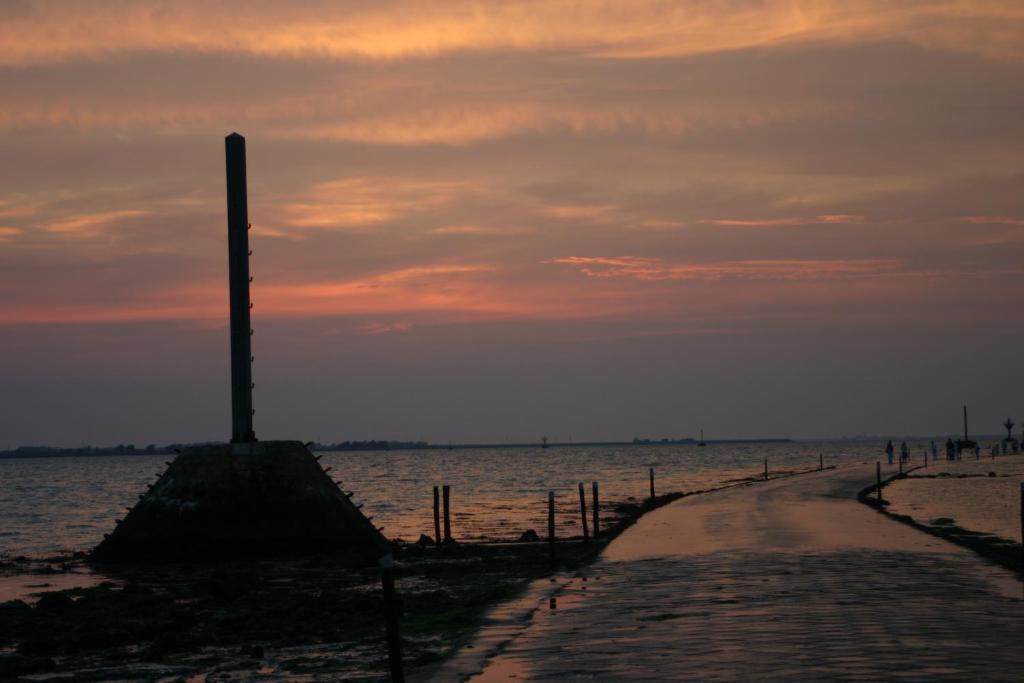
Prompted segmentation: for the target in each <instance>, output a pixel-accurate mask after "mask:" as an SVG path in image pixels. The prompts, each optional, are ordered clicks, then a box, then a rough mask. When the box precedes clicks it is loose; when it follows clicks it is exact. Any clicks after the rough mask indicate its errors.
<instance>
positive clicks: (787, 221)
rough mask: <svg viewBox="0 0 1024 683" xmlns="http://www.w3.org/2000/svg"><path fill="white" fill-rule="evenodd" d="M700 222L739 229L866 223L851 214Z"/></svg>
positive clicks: (717, 219)
mask: <svg viewBox="0 0 1024 683" xmlns="http://www.w3.org/2000/svg"><path fill="white" fill-rule="evenodd" d="M698 222H699V223H704V224H706V225H721V226H726V227H730V226H731V227H738V228H771V227H777V226H797V225H854V224H859V223H864V222H865V218H864V216H856V215H850V214H823V215H821V216H811V217H803V218H705V219H703V220H700V221H698Z"/></svg>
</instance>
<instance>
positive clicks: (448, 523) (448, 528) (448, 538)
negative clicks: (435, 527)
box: [441, 484, 452, 543]
mask: <svg viewBox="0 0 1024 683" xmlns="http://www.w3.org/2000/svg"><path fill="white" fill-rule="evenodd" d="M441 491H442V494H443V497H444V542H445V543H451V542H452V518H451V515H450V513H449V505H450V504H451V496H452V487H451V486H448V484H445V485H444V487H443V488H442V489H441Z"/></svg>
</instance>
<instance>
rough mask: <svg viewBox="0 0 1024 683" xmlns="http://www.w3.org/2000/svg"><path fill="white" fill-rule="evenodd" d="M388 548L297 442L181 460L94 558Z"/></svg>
mask: <svg viewBox="0 0 1024 683" xmlns="http://www.w3.org/2000/svg"><path fill="white" fill-rule="evenodd" d="M386 545H387V540H386V539H385V538H384V536H383V535H381V533H380V532H379V531H378V530H377V529H376V527H374V526H373V524H371V522H370V520H369V519H368V518H367V517H365V516H364V515H363V514H362V512H360V510H359V509H358V508H357V507H356V505H354V504H353V503H352V501H351V500H349V498H348V496H346V495H345V493H344V492H342V491H341V490H340V489H339V488H338V486H337V484H335V483H334V481H332V480H331V478H330V477H329V476H328V475H327V473H326V472H325V471H324V469H323V468H321V466H320V463H319V462H318V461H317V459H316V458H315V457H314V456H313V454H312V453H310V452H309V451H308V450H307V449H306V448H305V447H304V446H303V445H302V444H301V443H300V442H298V441H262V442H256V443H244V444H231V445H212V446H201V447H193V448H188V449H185V450H184V451H182V452H181V454H180V455H178V457H176V458H175V459H174V461H173V462H171V463H169V466H168V468H167V470H166V471H165V472H164V473H163V474H162V475H161V476H160V478H159V479H158V480H157V482H156V483H155V484H153V485H152V486H151V487H150V489H149V491H147V492H146V493H145V494H143V495H142V496H141V497H140V500H139V502H138V503H137V504H136V505H135V507H134V508H132V509H131V511H130V512H129V513H128V515H127V516H126V517H125V518H124V520H122V521H121V522H120V523H119V524H118V525H117V527H116V528H115V529H114V531H113V533H111V534H108V535H107V536H106V537H105V539H104V540H103V542H102V543H100V544H99V545H98V546H97V547H96V548H95V549H94V550H93V555H92V556H93V558H94V559H96V560H99V561H169V560H207V559H236V558H245V557H275V556H294V555H309V554H316V553H329V552H336V551H365V552H371V551H379V550H382V549H383V548H385V547H386Z"/></svg>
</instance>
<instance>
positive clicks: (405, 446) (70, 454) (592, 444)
mask: <svg viewBox="0 0 1024 683" xmlns="http://www.w3.org/2000/svg"><path fill="white" fill-rule="evenodd" d="M793 441H794V440H793V439H706V440H705V441H704V443H706V444H707V445H709V446H712V445H723V444H759V443H792V442H793ZM211 443H212V442H211ZM698 443H699V442H698V441H697V439H634V440H632V441H567V442H550V443H548V444H547V446H546V448H549V449H550V448H601V447H612V446H614V447H616V448H621V447H626V446H696V445H697V444H698ZM194 445H200V444H172V445H169V446H147V447H146V448H135V447H133V446H115V447H110V448H92V447H85V448H49V447H46V446H22V447H20V448H17V449H15V450H7V451H0V459H2V460H8V459H28V458H92V457H111V456H116V457H132V456H139V455H174V454H176V453H177V452H178V451H180V450H181V449H183V448H188V447H190V446H194ZM307 445H308V447H309V449H310V450H312V451H315V452H318V453H349V452H351V453H357V452H367V451H457V450H474V449H475V450H484V449H495V448H536V449H538V450H542V449H545V445H544V444H543V443H541V442H522V443H453V444H436V443H426V442H409V441H346V442H342V443H336V444H320V443H309V444H307Z"/></svg>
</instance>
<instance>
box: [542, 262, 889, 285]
mask: <svg viewBox="0 0 1024 683" xmlns="http://www.w3.org/2000/svg"><path fill="white" fill-rule="evenodd" d="M547 263H557V264H564V265H569V266H575V267H577V268H578V269H579V271H580V272H581V273H583V274H584V275H587V276H589V277H595V278H631V279H635V280H648V281H657V280H726V279H740V280H832V279H837V278H851V277H869V276H873V275H879V274H882V273H887V272H892V271H893V270H894V269H895V268H896V266H897V265H898V263H897V262H896V261H894V260H889V259H830V260H826V259H756V260H744V261H720V262H717V263H672V262H666V261H665V260H663V259H660V258H653V257H638V256H615V257H605V256H567V257H563V258H558V259H553V260H551V261H548V262H547Z"/></svg>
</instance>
